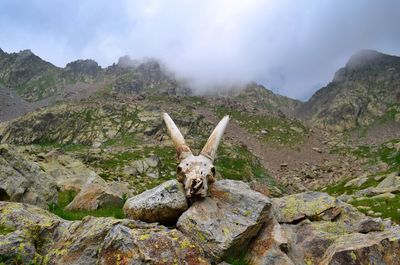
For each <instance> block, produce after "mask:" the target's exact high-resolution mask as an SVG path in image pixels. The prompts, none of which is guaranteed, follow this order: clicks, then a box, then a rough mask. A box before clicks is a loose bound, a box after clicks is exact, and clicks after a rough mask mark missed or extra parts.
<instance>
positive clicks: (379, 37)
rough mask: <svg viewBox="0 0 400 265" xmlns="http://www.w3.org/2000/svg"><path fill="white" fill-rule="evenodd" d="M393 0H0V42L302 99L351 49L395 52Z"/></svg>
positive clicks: (57, 56) (61, 58) (63, 59)
mask: <svg viewBox="0 0 400 265" xmlns="http://www.w3.org/2000/svg"><path fill="white" fill-rule="evenodd" d="M399 24H400V2H399V1H396V0H382V1H379V2H378V1H374V0H354V1H345V0H321V1H318V2H317V1H312V0H306V1H301V2H298V1H289V0H280V1H279V0H202V1H194V0H168V1H165V0H146V1H145V0H143V1H140V0H137V1H131V0H120V1H113V2H109V1H95V0H88V1H85V2H82V3H80V2H79V4H78V3H73V4H71V2H70V1H68V0H58V1H56V3H55V2H53V1H50V0H48V1H32V2H27V3H23V4H19V3H18V1H12V0H4V1H2V2H1V3H0V32H2V34H0V45H1V48H3V49H4V50H8V51H18V50H19V49H24V48H31V49H32V50H33V51H34V52H36V53H37V54H38V55H39V56H41V57H43V58H44V59H47V60H49V61H51V62H53V63H56V64H57V65H59V66H63V65H65V64H66V63H67V62H68V61H71V60H75V59H78V58H93V59H95V60H97V61H98V62H99V63H100V64H101V65H103V66H107V65H109V64H111V63H112V62H115V61H116V60H117V59H118V57H120V56H123V55H125V54H128V55H130V56H131V57H134V58H140V57H155V58H160V59H161V60H162V61H164V62H165V63H166V64H167V65H168V66H169V67H170V68H171V69H172V70H174V71H176V72H177V73H178V74H180V75H182V76H185V77H190V78H192V79H193V80H195V81H196V83H197V84H198V86H200V87H204V86H208V85H213V84H219V83H236V82H245V81H248V80H256V81H258V82H260V83H262V84H264V85H265V86H267V87H270V88H273V89H274V90H276V91H279V92H280V93H282V94H285V95H288V96H291V97H297V98H304V97H306V96H309V95H310V93H311V92H312V91H314V90H315V89H316V87H317V86H318V85H321V84H324V83H327V82H328V81H329V80H330V79H331V78H332V76H333V73H334V71H335V70H337V68H338V67H340V66H342V65H344V64H345V62H346V60H347V59H348V58H349V56H350V55H352V54H353V53H354V52H356V51H357V50H359V49H363V48H372V49H377V50H380V51H382V52H387V53H393V54H400V45H399V43H400V27H398V25H399Z"/></svg>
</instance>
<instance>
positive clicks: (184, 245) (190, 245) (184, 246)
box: [181, 239, 196, 248]
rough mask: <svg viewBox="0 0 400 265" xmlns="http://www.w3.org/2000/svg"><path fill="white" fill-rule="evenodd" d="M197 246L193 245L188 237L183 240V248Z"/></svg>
mask: <svg viewBox="0 0 400 265" xmlns="http://www.w3.org/2000/svg"><path fill="white" fill-rule="evenodd" d="M195 247H196V246H195V245H193V244H192V243H191V242H190V241H189V240H188V239H184V240H183V241H182V242H181V248H195Z"/></svg>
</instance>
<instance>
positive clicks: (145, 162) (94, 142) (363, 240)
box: [0, 50, 400, 264]
mask: <svg viewBox="0 0 400 265" xmlns="http://www.w3.org/2000/svg"><path fill="white" fill-rule="evenodd" d="M0 81H1V83H0V212H1V213H2V218H0V219H1V220H0V245H1V246H2V248H0V264H3V263H4V264H8V263H10V264H11V263H12V264H25V263H26V264H31V263H32V264H39V263H40V264H42V263H46V262H49V263H60V262H62V263H65V264H76V263H82V264H92V263H93V264H94V263H102V264H103V263H104V264H116V263H118V262H121V261H122V262H128V263H129V262H131V263H134V264H136V263H141V262H142V263H143V262H147V263H149V264H159V263H160V261H162V263H163V264H176V263H179V264H184V263H185V264H186V263H188V264H217V263H218V264H219V262H220V261H222V260H225V261H226V262H228V263H230V264H264V263H265V262H267V263H271V262H272V263H275V264H304V263H307V264H319V263H321V264H328V263H329V262H331V263H332V262H333V263H335V264H344V263H346V262H347V263H348V262H349V261H354V260H357V261H359V262H361V263H360V264H364V263H366V262H367V261H369V260H371V259H373V260H378V261H382V262H381V263H382V264H387V263H385V262H383V260H385V261H386V260H389V261H391V260H394V259H395V261H397V260H400V258H399V257H398V255H391V253H392V252H393V253H399V244H398V242H399V238H400V230H399V226H398V225H396V224H395V223H400V215H399V211H398V208H399V201H400V193H399V192H400V173H399V172H400V133H399V132H400V130H395V129H394V130H393V128H395V127H392V132H394V133H393V134H389V136H388V137H386V136H387V135H386V134H387V132H388V131H390V130H386V129H385V127H383V124H392V125H393V124H398V125H399V124H400V122H396V119H397V120H398V113H399V111H398V110H399V97H398V95H399V58H398V57H395V56H389V55H384V54H381V53H378V52H375V51H362V52H360V53H358V54H356V55H354V56H353V57H352V58H351V59H350V61H349V62H348V63H347V64H346V66H345V67H344V68H342V69H340V70H339V71H338V72H337V73H336V74H335V77H334V79H333V81H332V82H331V83H330V84H329V85H328V86H326V87H324V88H322V89H321V90H319V91H318V92H317V93H316V94H315V95H313V97H312V98H311V99H310V100H309V101H308V102H305V103H303V102H300V101H297V100H294V99H290V98H288V97H284V96H281V95H277V94H275V93H273V92H272V91H270V90H268V89H267V88H265V87H264V86H262V85H259V84H257V83H254V82H249V83H247V84H243V85H236V86H221V87H220V88H221V90H218V91H217V92H215V91H214V92H213V93H208V94H203V95H198V94H197V93H196V91H195V90H194V88H192V87H191V86H190V82H187V81H185V80H180V79H179V78H177V77H176V76H175V75H174V74H173V73H171V72H170V71H169V70H168V69H167V68H166V67H165V66H164V65H163V64H162V63H161V62H159V61H157V60H155V59H142V60H133V59H131V58H129V57H127V56H124V57H121V58H120V59H119V60H118V62H117V63H115V64H113V65H111V66H109V67H106V68H102V67H100V66H99V65H98V64H97V63H96V62H95V61H93V60H77V61H74V62H71V63H68V64H67V65H66V66H65V67H64V68H60V67H56V66H54V65H52V64H50V63H48V62H46V61H44V60H42V59H41V58H39V57H38V56H36V55H34V54H33V53H32V52H31V51H29V50H26V51H21V52H19V53H11V54H8V53H5V52H3V51H2V50H0ZM163 112H167V113H169V114H170V115H171V117H172V118H173V120H174V121H175V123H176V124H177V126H178V127H179V129H180V131H181V132H182V134H183V136H184V138H185V141H186V143H187V144H188V146H190V148H191V150H192V151H193V153H194V154H198V153H199V152H200V150H201V149H202V147H203V146H204V144H205V142H206V140H207V138H208V137H209V135H210V134H211V132H212V131H213V129H214V128H215V126H216V124H217V123H218V122H219V121H220V119H221V118H222V117H223V116H224V115H229V116H230V122H229V125H228V127H227V129H226V131H225V133H224V137H223V140H222V142H221V144H220V146H219V149H218V152H217V157H216V159H215V161H214V162H213V163H214V166H215V168H214V169H215V173H214V174H215V177H216V179H217V181H216V182H214V184H210V193H209V195H210V196H209V197H207V198H206V199H204V200H198V201H197V200H195V201H193V200H190V201H188V200H187V199H186V196H185V194H186V193H185V191H184V188H183V187H182V186H181V185H180V184H179V183H178V181H177V180H176V173H175V172H176V170H177V160H176V153H175V149H174V148H173V143H172V141H171V139H170V137H169V136H168V134H167V130H166V126H165V124H164V122H163V120H162V115H161V114H162V113H163ZM300 118H301V119H300ZM374 124H375V125H377V127H376V128H378V130H377V131H376V134H372V135H370V136H369V137H368V138H367V139H366V140H365V142H364V143H363V144H360V143H358V142H356V141H354V140H360V139H362V137H360V136H359V135H356V137H352V136H354V135H351V134H347V133H336V132H334V133H332V130H347V132H349V131H351V130H352V128H356V129H363V128H364V127H366V126H371V125H374ZM399 127H400V126H399ZM300 192H301V193H300ZM295 193H297V194H295ZM264 195H267V196H268V197H270V198H267V197H265V196H264ZM332 196H335V197H338V199H337V198H334V197H332ZM21 202H22V203H21ZM271 204H272V206H271ZM34 205H36V206H38V207H40V208H38V207H36V206H34ZM3 217H4V218H3ZM100 217H108V218H100ZM267 217H268V218H267ZM377 217H380V218H377ZM178 218H179V219H178ZM389 218H390V219H389ZM131 219H138V220H141V221H144V222H137V221H136V220H131ZM67 220H71V221H67ZM145 222H149V223H145ZM150 222H151V223H152V224H150ZM154 222H158V223H159V224H160V225H159V224H157V223H154ZM392 222H393V223H392ZM163 224H165V225H167V226H168V227H164V226H163ZM210 231H212V233H210ZM299 238H302V240H301V242H299V240H298V239H299ZM303 239H304V240H303ZM132 242H133V243H134V244H133V243H132ZM238 242H240V244H238ZM388 242H389V243H388ZM132 244H133V245H134V246H135V247H134V252H132ZM375 248H379V249H384V248H385V249H386V250H387V249H389V251H386V252H385V251H371V249H373V250H374V249H375ZM16 249H18V252H16V251H15V250H16ZM316 249H317V251H315V250H316ZM343 249H346V251H343ZM132 253H133V254H132ZM371 253H372V254H371ZM305 257H306V259H305ZM144 260H145V261H144ZM210 262H211V263H210ZM392 263H393V262H392ZM388 264H391V263H390V262H389V263H388Z"/></svg>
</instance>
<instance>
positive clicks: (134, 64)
mask: <svg viewBox="0 0 400 265" xmlns="http://www.w3.org/2000/svg"><path fill="white" fill-rule="evenodd" d="M0 86H3V87H7V88H10V89H12V90H15V91H16V92H17V93H18V95H20V96H21V97H22V98H23V99H25V100H26V101H29V102H36V101H39V100H42V99H48V98H50V97H54V98H57V99H62V98H65V97H68V96H69V95H70V94H71V93H72V94H76V93H78V92H81V90H82V89H84V90H87V89H92V90H93V89H94V90H98V89H101V88H107V87H112V88H113V89H115V90H117V91H119V92H134V93H145V94H151V93H155V92H157V93H174V94H183V95H185V94H188V93H189V89H188V88H187V87H185V86H184V85H183V84H181V83H178V82H177V81H176V80H175V79H174V77H173V76H172V74H171V73H168V72H167V71H166V69H165V67H164V66H162V65H161V63H160V62H158V61H157V60H154V59H144V60H141V61H135V60H132V59H130V58H129V57H128V56H125V57H122V58H120V59H119V61H118V63H117V64H113V65H112V66H109V67H107V68H105V69H103V68H101V67H100V66H99V65H98V64H97V62H95V61H93V60H77V61H74V62H71V63H68V64H67V65H66V66H65V67H64V68H59V67H56V66H54V65H53V64H51V63H49V62H46V61H44V60H42V59H41V58H40V57H38V56H36V55H35V54H33V53H32V52H31V51H30V50H24V51H21V52H18V53H10V54H9V53H6V52H4V51H2V50H1V51H0Z"/></svg>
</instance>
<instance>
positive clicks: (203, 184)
mask: <svg viewBox="0 0 400 265" xmlns="http://www.w3.org/2000/svg"><path fill="white" fill-rule="evenodd" d="M164 121H165V124H166V125H167V129H168V133H169V135H170V137H171V139H172V142H173V143H174V146H175V149H176V153H177V156H178V160H179V165H178V167H177V170H176V173H177V179H178V181H179V182H181V183H183V185H184V186H185V191H186V197H187V198H192V197H195V196H200V197H202V198H204V197H206V196H207V192H208V184H209V183H212V182H214V181H215V178H214V177H215V167H214V165H213V162H214V159H215V154H216V152H217V149H218V145H219V143H220V141H221V139H222V136H223V134H224V131H225V128H226V126H227V125H228V122H229V116H225V117H224V118H223V119H222V120H221V121H220V122H219V123H218V125H217V127H215V129H214V131H213V132H212V133H211V135H210V137H209V138H208V140H207V143H206V144H205V145H204V147H203V149H202V150H201V152H200V154H199V155H198V156H195V155H193V153H192V151H191V150H190V148H189V146H187V145H186V143H185V139H184V138H183V136H182V134H181V132H180V131H179V129H178V127H177V126H176V125H175V123H174V121H173V120H172V119H171V117H170V116H169V115H168V114H167V113H164Z"/></svg>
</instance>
